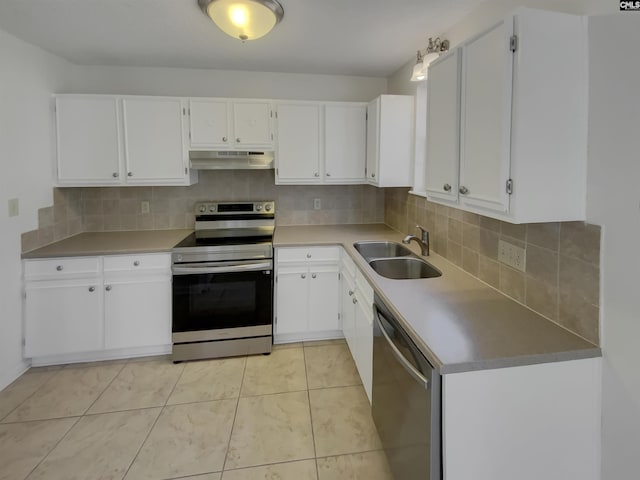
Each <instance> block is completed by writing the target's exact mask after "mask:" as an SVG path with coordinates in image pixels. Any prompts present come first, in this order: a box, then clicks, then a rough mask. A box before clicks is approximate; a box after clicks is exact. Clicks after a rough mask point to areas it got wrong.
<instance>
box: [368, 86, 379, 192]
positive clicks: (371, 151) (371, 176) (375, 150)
mask: <svg viewBox="0 0 640 480" xmlns="http://www.w3.org/2000/svg"><path fill="white" fill-rule="evenodd" d="M379 135H380V98H376V99H375V100H374V101H372V102H371V103H369V105H367V182H369V183H370V184H372V185H378V178H379V175H378V164H379V161H380V143H379V142H380V138H379Z"/></svg>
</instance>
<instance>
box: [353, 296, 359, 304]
mask: <svg viewBox="0 0 640 480" xmlns="http://www.w3.org/2000/svg"><path fill="white" fill-rule="evenodd" d="M352 301H353V304H354V305H355V304H356V303H358V299H357V298H356V297H353V300H352Z"/></svg>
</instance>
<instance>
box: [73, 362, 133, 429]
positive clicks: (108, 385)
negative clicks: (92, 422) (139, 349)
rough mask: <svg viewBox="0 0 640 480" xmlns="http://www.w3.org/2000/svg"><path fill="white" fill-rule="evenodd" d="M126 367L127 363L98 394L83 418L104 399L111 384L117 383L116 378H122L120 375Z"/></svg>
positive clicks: (83, 414)
mask: <svg viewBox="0 0 640 480" xmlns="http://www.w3.org/2000/svg"><path fill="white" fill-rule="evenodd" d="M126 366H127V364H126V363H123V364H122V365H121V366H120V370H118V373H116V374H115V375H114V376H113V378H112V379H111V380H110V381H109V383H108V384H107V386H106V387H104V389H103V390H102V391H101V392H100V393H99V394H98V396H96V398H95V400H94V401H93V402H91V405H89V406H88V407H87V409H86V410H85V411H84V412H83V413H82V416H83V417H84V416H85V415H87V412H88V411H89V410H91V407H93V406H94V405H95V404H96V402H97V401H98V400H99V399H100V397H102V395H104V392H106V391H107V390H108V389H109V387H110V386H111V384H112V383H113V382H115V380H116V378H118V377H119V376H120V374H121V373H122V370H124V367H126ZM89 368H91V367H89ZM102 413H107V412H102Z"/></svg>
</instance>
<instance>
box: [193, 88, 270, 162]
mask: <svg viewBox="0 0 640 480" xmlns="http://www.w3.org/2000/svg"><path fill="white" fill-rule="evenodd" d="M272 123H273V104H272V102H271V101H270V100H250V99H246V100H245V99H228V98H192V99H190V100H189V146H190V149H191V150H210V149H215V150H247V149H259V150H266V151H269V150H273V148H274V142H273V140H274V135H273V127H272Z"/></svg>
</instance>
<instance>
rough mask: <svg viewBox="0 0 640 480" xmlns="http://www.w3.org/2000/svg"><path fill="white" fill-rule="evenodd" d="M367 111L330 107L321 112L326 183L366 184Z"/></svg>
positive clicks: (358, 106)
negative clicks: (322, 117)
mask: <svg viewBox="0 0 640 480" xmlns="http://www.w3.org/2000/svg"><path fill="white" fill-rule="evenodd" d="M366 145H367V107H366V106H365V105H361V104H345V105H340V104H333V105H326V106H325V108H324V158H325V162H324V181H325V183H365V180H366V179H365V173H364V172H365V167H366V165H365V162H366Z"/></svg>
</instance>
